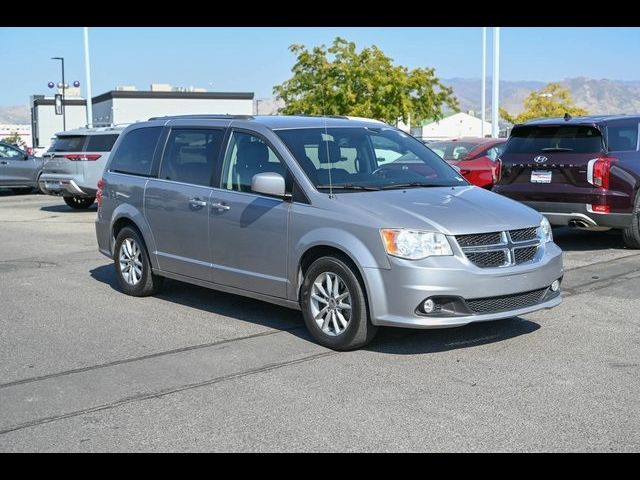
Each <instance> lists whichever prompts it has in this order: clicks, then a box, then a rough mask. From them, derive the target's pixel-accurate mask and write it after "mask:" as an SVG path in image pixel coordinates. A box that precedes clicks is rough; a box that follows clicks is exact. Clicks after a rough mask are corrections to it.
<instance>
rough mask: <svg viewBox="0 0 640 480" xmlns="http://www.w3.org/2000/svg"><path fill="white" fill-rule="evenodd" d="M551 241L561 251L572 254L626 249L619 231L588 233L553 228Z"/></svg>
mask: <svg viewBox="0 0 640 480" xmlns="http://www.w3.org/2000/svg"><path fill="white" fill-rule="evenodd" d="M553 241H554V242H555V243H556V244H557V245H558V246H559V247H560V248H561V249H562V250H566V251H573V252H582V251H587V250H608V249H612V248H614V249H624V248H626V247H625V245H624V242H623V241H622V232H620V231H619V230H608V231H606V232H590V231H587V230H578V229H577V228H570V227H554V228H553Z"/></svg>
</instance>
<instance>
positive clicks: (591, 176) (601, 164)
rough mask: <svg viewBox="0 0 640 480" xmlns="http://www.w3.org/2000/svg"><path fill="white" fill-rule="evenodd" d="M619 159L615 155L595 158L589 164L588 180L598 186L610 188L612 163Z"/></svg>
mask: <svg viewBox="0 0 640 480" xmlns="http://www.w3.org/2000/svg"><path fill="white" fill-rule="evenodd" d="M616 161H617V159H616V158H613V157H602V158H594V159H593V160H589V163H588V164H587V182H589V183H590V184H591V185H595V186H596V187H600V188H604V189H608V188H609V177H610V176H611V165H612V164H613V163H614V162H616Z"/></svg>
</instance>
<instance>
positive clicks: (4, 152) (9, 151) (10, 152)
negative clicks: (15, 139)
mask: <svg viewBox="0 0 640 480" xmlns="http://www.w3.org/2000/svg"><path fill="white" fill-rule="evenodd" d="M0 157H2V158H12V159H14V160H19V159H21V158H24V154H23V153H22V152H21V151H20V150H18V149H17V148H11V147H9V146H8V145H0Z"/></svg>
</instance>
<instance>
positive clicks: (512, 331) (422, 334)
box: [365, 317, 540, 355]
mask: <svg viewBox="0 0 640 480" xmlns="http://www.w3.org/2000/svg"><path fill="white" fill-rule="evenodd" d="M539 328H540V325H539V324H538V323H536V322H532V321H531V320H525V319H523V318H520V317H515V318H508V319H504V320H494V321H491V322H478V323H470V324H469V325H465V326H464V327H454V328H440V329H411V328H380V329H379V330H378V334H377V335H376V337H375V338H374V339H373V341H372V342H371V343H370V344H369V345H368V346H366V347H365V350H369V351H373V352H378V353H390V354H394V355H416V354H425V353H438V352H446V351H451V350H458V349H461V348H470V347H477V346H480V345H486V344H489V343H497V342H502V341H504V340H508V339H510V338H515V337H519V336H521V335H527V334H529V333H532V332H535V331H536V330H538V329H539Z"/></svg>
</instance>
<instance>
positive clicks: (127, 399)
mask: <svg viewBox="0 0 640 480" xmlns="http://www.w3.org/2000/svg"><path fill="white" fill-rule="evenodd" d="M339 353H340V352H336V351H333V350H330V351H326V352H322V353H316V354H313V355H308V356H306V357H302V358H297V359H295V360H289V361H286V362H279V363H272V364H269V365H264V366H262V367H258V368H253V369H250V370H245V371H243V372H237V373H231V374H228V375H222V376H220V377H216V378H212V379H209V380H205V381H202V382H197V383H191V384H187V385H182V386H180V387H174V388H169V389H165V390H159V391H156V392H150V393H142V394H138V395H132V396H130V397H125V398H123V399H121V400H118V401H115V402H111V403H106V404H103V405H97V406H95V407H91V408H86V409H83V410H76V411H73V412H69V413H65V414H61V415H53V416H50V417H44V418H39V419H37V420H32V421H30V422H24V423H19V424H17V425H13V426H10V427H8V428H4V429H2V430H0V435H5V434H7V433H11V432H15V431H16V430H22V429H24V428H29V427H35V426H38V425H42V424H45V423H51V422H55V421H58V420H64V419H66V418H72V417H77V416H80V415H86V414H88V413H94V412H99V411H103V410H110V409H112V408H117V407H119V406H121V405H126V404H129V403H133V402H140V401H144V400H150V399H153V398H161V397H164V396H166V395H171V394H173V393H179V392H183V391H185V390H192V389H195V388H200V387H205V386H208V385H214V384H216V383H221V382H225V381H229V380H234V379H236V378H242V377H247V376H249V375H256V374H259V373H264V372H269V371H271V370H276V369H279V368H284V367H288V366H291V365H297V364H299V363H305V362H311V361H313V360H317V359H320V358H324V357H329V356H333V355H338V354H339Z"/></svg>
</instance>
